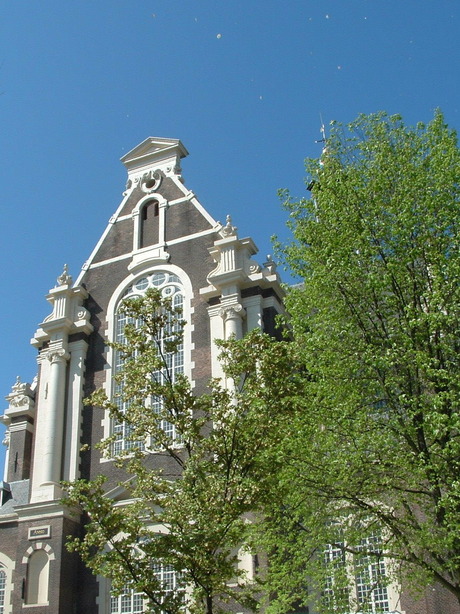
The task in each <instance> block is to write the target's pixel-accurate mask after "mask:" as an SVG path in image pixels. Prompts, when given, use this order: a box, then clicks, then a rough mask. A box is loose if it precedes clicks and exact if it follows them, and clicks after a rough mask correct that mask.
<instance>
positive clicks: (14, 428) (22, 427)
mask: <svg viewBox="0 0 460 614" xmlns="http://www.w3.org/2000/svg"><path fill="white" fill-rule="evenodd" d="M8 430H9V432H10V433H16V432H19V431H29V433H33V432H34V426H33V424H31V423H30V422H27V420H24V422H15V423H14V424H11V425H10V426H9V428H8Z"/></svg>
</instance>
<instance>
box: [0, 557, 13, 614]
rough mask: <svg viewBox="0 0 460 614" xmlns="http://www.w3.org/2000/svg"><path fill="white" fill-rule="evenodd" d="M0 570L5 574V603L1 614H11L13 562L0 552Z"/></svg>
mask: <svg viewBox="0 0 460 614" xmlns="http://www.w3.org/2000/svg"><path fill="white" fill-rule="evenodd" d="M0 568H3V569H4V571H5V574H6V583H5V603H4V605H3V612H4V614H11V613H12V611H13V604H12V600H11V596H12V595H13V593H14V583H13V571H14V569H15V562H14V561H13V559H10V557H9V556H7V555H6V554H4V553H3V552H0Z"/></svg>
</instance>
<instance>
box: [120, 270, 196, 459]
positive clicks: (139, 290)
mask: <svg viewBox="0 0 460 614" xmlns="http://www.w3.org/2000/svg"><path fill="white" fill-rule="evenodd" d="M149 288H156V289H157V290H160V292H161V293H162V295H163V296H165V297H168V298H170V299H171V302H172V305H173V307H176V308H179V309H183V306H184V288H183V285H182V283H181V281H180V279H179V277H178V276H177V275H175V274H173V273H170V272H167V271H154V272H152V273H149V274H147V275H143V276H142V277H140V278H138V279H136V280H135V281H134V282H133V283H132V284H130V285H129V286H128V288H127V289H126V290H125V292H124V294H123V296H122V299H121V301H120V302H119V305H118V307H117V311H116V316H115V333H114V339H115V341H116V342H117V343H124V342H125V340H126V339H125V333H124V330H125V326H126V324H128V318H127V316H126V314H124V313H122V312H121V311H120V305H121V304H122V302H123V300H125V299H127V298H131V297H136V296H143V295H144V294H145V293H146V291H147V290H148V289H149ZM171 332H172V331H171ZM165 341H167V335H166V336H165V338H164V340H163V341H162V343H164V342H165ZM114 358H115V363H114V368H115V371H119V370H120V369H121V367H122V366H123V357H122V355H121V354H120V353H119V352H116V353H115V356H114ZM165 358H166V361H167V365H166V366H167V368H168V371H169V375H170V376H171V378H172V380H173V381H174V379H175V378H176V377H177V375H178V374H179V373H183V372H184V346H183V344H181V345H180V347H179V348H178V351H177V352H176V353H174V354H168V353H165ZM152 376H153V377H156V378H158V380H159V381H161V380H162V378H164V372H163V371H158V372H157V373H155V374H152ZM112 392H113V398H114V401H115V403H117V404H118V407H119V408H120V409H121V410H122V412H123V413H126V412H127V411H128V410H129V406H128V405H127V404H126V403H125V402H124V401H123V400H122V399H121V398H120V396H119V395H120V392H121V389H120V384H117V383H115V384H114V389H113V391H112ZM149 402H150V405H151V407H152V408H153V410H154V411H157V412H159V411H160V410H161V407H162V401H161V399H160V398H153V399H150V400H149ZM161 428H162V429H163V430H164V431H165V432H166V434H167V435H168V436H169V437H170V438H171V439H175V438H176V433H175V429H174V425H172V424H171V423H170V422H168V421H166V420H161ZM113 433H114V434H115V435H116V440H115V442H114V444H113V454H114V455H115V456H116V455H117V454H120V453H121V452H122V451H124V450H129V449H132V448H134V447H141V448H143V447H144V446H145V445H146V444H147V446H150V445H151V443H152V442H139V441H133V440H132V439H130V427H129V424H128V423H127V422H115V423H114V424H113Z"/></svg>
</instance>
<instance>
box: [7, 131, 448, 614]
mask: <svg viewBox="0 0 460 614" xmlns="http://www.w3.org/2000/svg"><path fill="white" fill-rule="evenodd" d="M187 155H188V152H187V150H186V148H185V147H184V145H183V144H182V143H181V141H179V140H175V139H164V138H147V139H146V140H145V141H143V142H142V143H140V144H139V145H138V146H137V147H135V148H134V149H133V150H131V151H130V152H129V153H127V154H126V155H125V156H123V158H122V162H123V164H124V165H125V167H126V170H127V175H128V178H127V184H126V189H125V191H124V193H123V199H122V201H121V203H120V205H119V206H118V208H117V210H116V211H115V213H114V214H113V215H112V217H111V218H110V220H109V223H108V225H107V228H106V229H105V231H104V232H103V234H102V236H101V238H100V240H99V242H98V243H97V245H96V246H95V248H94V250H93V252H92V254H91V255H90V256H89V258H88V260H87V261H86V262H85V263H84V265H83V267H82V270H81V272H80V273H79V274H78V276H77V277H76V279H75V280H73V279H72V277H71V274H70V273H71V272H70V271H68V270H67V267H64V270H63V271H62V274H60V275H59V277H58V278H57V282H56V284H55V286H54V287H53V288H52V289H51V290H50V291H49V294H48V295H47V297H46V298H47V300H48V302H49V304H50V313H49V315H48V316H47V317H46V318H45V319H44V321H43V322H41V323H40V324H39V325H38V328H37V330H36V332H35V334H34V336H33V339H32V344H33V346H34V347H35V348H36V349H37V363H38V367H37V377H36V378H35V379H34V381H33V382H30V383H27V382H22V381H21V379H20V378H18V379H17V381H16V382H15V383H14V385H13V387H12V390H11V392H10V394H9V395H8V396H7V397H6V400H7V407H6V409H5V410H4V415H3V416H2V417H1V418H0V419H1V420H2V422H3V424H4V425H5V426H6V428H7V432H6V438H5V443H6V444H7V455H6V465H5V470H4V473H3V480H2V481H1V482H0V614H24V613H25V612H27V611H32V612H33V613H34V614H122V613H124V614H134V613H139V612H142V610H143V604H142V599H137V598H136V595H134V596H133V595H131V596H125V598H121V597H113V596H111V595H110V586H109V583H108V582H106V581H104V580H100V579H98V578H96V577H94V576H93V575H92V574H91V573H90V572H89V571H88V570H87V569H86V568H85V567H84V565H83V564H82V563H81V561H80V560H79V558H78V555H76V554H75V553H69V552H68V551H67V550H66V546H65V544H66V539H67V536H69V535H78V534H79V532H80V530H81V527H80V521H79V518H78V517H75V516H72V515H71V514H70V513H69V510H68V509H67V508H66V507H65V506H63V505H62V503H61V498H62V496H63V492H62V489H61V486H60V484H61V482H62V481H63V480H64V481H73V480H76V479H78V478H85V479H93V478H95V477H96V476H98V475H100V474H104V475H106V476H107V477H108V483H107V487H108V488H112V489H114V488H115V486H116V485H117V482H118V475H117V469H116V468H115V467H114V463H113V462H112V461H110V460H108V459H106V458H102V457H101V455H100V453H99V451H98V450H97V449H96V448H95V447H94V445H95V444H96V443H98V442H99V441H101V440H102V439H103V438H105V437H108V436H110V435H111V434H114V433H115V434H116V441H115V446H116V449H117V450H120V451H121V450H124V449H127V448H128V447H129V445H130V440H129V438H128V437H127V433H125V432H124V425H123V423H114V421H113V420H111V419H110V417H109V416H107V415H105V414H104V413H103V412H101V411H100V410H99V411H98V410H93V409H92V408H91V407H88V406H85V405H84V403H83V400H84V399H85V398H86V397H87V396H88V395H89V394H91V393H92V392H93V391H94V390H95V389H98V388H103V389H104V390H105V391H106V393H107V394H108V395H109V396H110V395H111V393H112V392H113V389H112V385H113V384H112V382H113V378H112V375H113V373H114V370H115V369H116V365H115V357H114V353H113V350H112V349H111V348H110V346H109V345H108V344H107V341H115V340H117V335H119V334H120V327H121V324H122V321H121V320H120V317H119V306H120V304H121V302H122V300H123V299H124V298H126V297H129V296H142V295H143V294H144V293H145V292H146V291H147V290H148V289H149V288H157V289H158V290H160V291H161V292H162V293H163V294H164V295H165V296H170V297H171V298H173V300H174V304H176V305H180V306H181V307H182V310H183V317H184V320H186V321H187V323H188V326H187V327H186V332H185V334H184V340H183V344H182V349H181V353H182V355H181V357H180V365H181V370H182V371H181V372H182V373H184V374H185V375H186V376H187V377H188V378H189V380H190V381H191V382H192V386H193V388H194V390H195V391H196V392H197V394H200V393H202V392H204V390H205V388H206V385H207V383H208V382H209V380H210V378H212V377H219V376H221V375H222V372H221V369H220V365H219V362H218V360H217V354H218V350H217V348H216V346H215V344H214V343H213V340H215V339H226V338H229V337H230V336H232V335H235V336H236V337H237V338H241V337H242V336H243V335H244V334H245V333H246V332H247V331H250V330H252V329H254V328H259V329H262V330H263V331H265V332H268V333H270V334H274V335H276V327H275V317H276V315H277V314H278V313H280V312H282V310H283V289H282V286H281V283H280V279H279V276H278V273H277V272H276V266H275V264H274V262H273V261H272V260H271V259H270V258H267V261H266V262H264V263H260V262H259V261H258V260H256V259H254V257H255V256H256V254H257V247H256V245H255V244H254V242H253V240H252V239H250V238H240V237H239V235H238V233H237V228H236V227H235V226H233V224H232V220H231V218H230V216H228V217H227V219H226V220H225V222H224V223H223V224H222V223H220V222H218V221H216V220H215V219H213V217H212V216H211V214H210V213H209V212H208V211H206V210H205V209H204V207H203V206H202V205H201V204H200V202H199V200H198V199H197V198H196V196H195V194H194V193H193V192H191V191H190V190H188V189H187V187H186V186H185V185H184V182H183V179H182V175H181V160H182V158H184V157H185V156H187ZM57 272H59V271H57ZM444 598H445V600H443V599H444ZM381 605H382V607H383V608H384V609H383V611H386V612H394V613H396V612H398V613H399V614H451V613H452V614H453V613H457V614H458V610H457V609H455V608H453V609H451V606H452V601H451V600H450V599H449V595H446V594H445V593H442V592H436V593H429V594H428V597H426V598H424V599H422V600H420V601H419V602H417V603H413V602H410V601H409V600H406V601H404V600H401V598H400V595H399V594H398V593H396V592H394V591H393V592H391V591H389V592H388V594H385V595H383V596H382V601H381ZM379 607H380V606H379ZM311 614H313V613H311ZM315 614H317V613H315Z"/></svg>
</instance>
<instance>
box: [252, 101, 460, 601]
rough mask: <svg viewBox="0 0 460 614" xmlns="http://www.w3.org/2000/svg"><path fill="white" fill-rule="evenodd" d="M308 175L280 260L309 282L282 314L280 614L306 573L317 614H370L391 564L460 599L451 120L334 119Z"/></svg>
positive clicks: (457, 180) (458, 202)
mask: <svg viewBox="0 0 460 614" xmlns="http://www.w3.org/2000/svg"><path fill="white" fill-rule="evenodd" d="M307 170H308V173H309V178H308V183H309V187H310V189H311V191H312V198H308V199H302V200H300V201H294V200H293V199H291V198H290V197H289V194H288V193H284V198H285V206H286V208H287V210H288V211H289V214H290V222H289V225H290V227H291V229H292V232H293V237H294V238H293V240H292V242H290V243H288V244H286V245H282V246H280V250H281V252H282V254H283V256H284V259H285V261H286V262H287V264H288V265H289V267H290V268H291V269H292V270H293V271H294V273H295V274H296V275H297V276H298V277H299V278H300V279H301V281H302V285H301V286H299V287H296V288H294V289H292V290H291V292H290V293H289V295H288V298H287V308H288V311H289V313H290V315H291V326H292V331H293V344H292V351H293V353H294V354H295V361H296V362H297V364H298V365H300V367H299V368H301V370H302V372H303V385H302V394H301V395H299V396H297V397H295V398H294V397H293V398H292V399H291V402H292V405H293V407H294V406H295V408H296V410H295V415H294V416H292V418H291V429H290V431H289V434H288V436H287V437H285V438H284V439H283V440H282V441H281V443H280V444H279V446H278V448H277V449H276V450H274V451H273V452H274V453H275V454H276V457H277V459H278V460H279V459H280V458H281V459H282V462H281V464H280V465H279V466H280V473H279V481H278V484H277V492H276V493H274V495H273V497H272V499H271V501H272V504H270V505H268V506H267V508H266V522H265V524H264V525H263V539H264V541H265V543H266V547H267V549H268V550H269V552H270V554H271V562H272V564H271V568H270V574H269V577H270V586H271V587H272V590H273V591H274V593H277V594H278V599H277V600H276V601H275V602H274V603H273V604H272V610H273V611H284V610H285V609H286V608H287V607H288V606H289V605H290V604H292V603H294V602H296V600H300V601H304V602H305V601H306V599H307V597H306V593H305V585H306V583H307V578H308V582H309V586H310V591H311V592H310V595H309V597H308V599H312V598H314V597H315V596H316V597H317V598H318V600H320V601H321V602H322V610H321V611H334V612H349V611H351V609H350V605H353V606H354V607H356V608H357V609H359V610H360V611H371V608H372V605H371V601H372V600H373V599H374V597H375V594H376V593H375V591H374V589H376V588H378V587H379V586H380V585H382V584H384V582H385V580H384V579H383V578H382V569H381V564H382V562H383V561H384V557H388V559H391V560H392V561H393V564H392V565H391V566H389V567H388V568H387V573H390V575H391V574H393V575H395V576H397V578H403V579H404V582H405V584H406V585H407V583H408V582H409V583H412V585H414V584H418V583H423V582H431V581H433V580H435V581H437V582H439V583H440V584H441V585H443V586H444V587H445V588H446V589H448V590H449V591H451V593H452V594H453V595H454V596H455V597H456V598H457V599H458V601H459V602H460V479H459V476H460V416H459V403H460V336H459V334H460V282H459V280H460V245H459V238H460V234H459V231H460V152H459V149H458V146H457V138H456V134H455V133H454V132H453V131H451V130H449V129H448V127H447V126H446V124H445V122H444V119H443V116H442V114H441V113H440V112H436V113H435V115H434V118H433V120H432V121H431V122H430V123H429V124H428V125H422V124H419V125H417V127H415V128H411V127H406V126H405V125H404V124H403V122H402V120H401V118H400V117H399V116H388V115H386V114H384V113H379V114H375V115H369V116H364V115H363V116H360V117H359V118H358V119H357V120H356V121H355V122H354V123H352V124H350V125H349V126H347V127H343V126H342V125H340V124H333V125H332V127H331V135H330V137H329V138H328V139H327V144H326V148H325V151H324V152H323V155H322V157H321V159H320V160H309V161H308V162H307ZM293 360H294V359H293ZM345 561H346V562H347V565H348V572H345V571H344V569H345V567H346V565H345ZM371 563H374V567H373V568H372V569H373V570H374V571H372V570H371V571H367V572H365V571H364V567H366V568H367V569H368V570H369V569H370V567H369V565H370V564H371ZM353 565H354V568H353ZM379 565H380V567H379ZM352 569H353V571H351V570H352ZM374 572H375V573H374ZM365 573H367V574H368V582H367V587H368V588H367V591H364V593H363V594H361V595H359V593H358V596H356V594H355V595H354V591H353V590H351V589H350V586H352V585H353V583H354V582H358V584H359V580H360V578H361V580H362V578H363V574H365ZM360 574H361V575H360ZM351 576H355V577H356V578H357V580H356V578H355V580H352V578H351ZM364 584H365V582H364ZM333 588H335V591H333V590H332V589H333ZM350 600H351V601H354V603H352V604H350ZM373 607H377V611H378V604H377V605H375V604H374V606H373Z"/></svg>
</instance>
